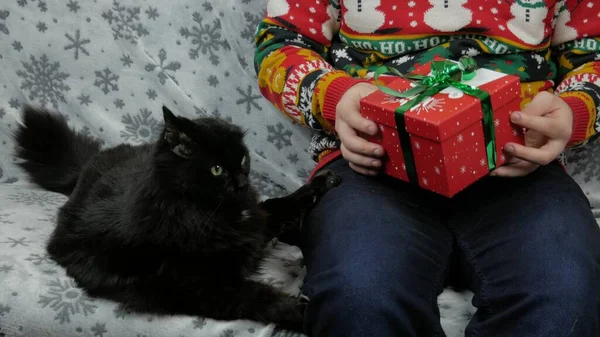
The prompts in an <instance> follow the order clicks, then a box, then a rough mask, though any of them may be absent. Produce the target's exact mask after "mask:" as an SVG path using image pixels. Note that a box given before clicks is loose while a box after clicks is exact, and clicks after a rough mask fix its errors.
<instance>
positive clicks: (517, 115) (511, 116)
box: [510, 112, 521, 121]
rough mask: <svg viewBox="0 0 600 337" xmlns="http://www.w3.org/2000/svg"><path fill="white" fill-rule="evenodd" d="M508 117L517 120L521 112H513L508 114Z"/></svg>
mask: <svg viewBox="0 0 600 337" xmlns="http://www.w3.org/2000/svg"><path fill="white" fill-rule="evenodd" d="M510 119H511V120H513V121H518V120H519V119H521V113H519V112H513V113H512V114H511V115H510Z"/></svg>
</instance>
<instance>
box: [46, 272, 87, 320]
mask: <svg viewBox="0 0 600 337" xmlns="http://www.w3.org/2000/svg"><path fill="white" fill-rule="evenodd" d="M94 302H95V300H94V299H93V298H90V297H89V296H87V295H86V294H85V293H84V292H83V290H81V289H79V288H77V286H76V285H75V282H74V281H73V280H71V279H66V278H65V279H60V278H57V279H56V280H53V281H50V282H49V283H48V289H47V291H46V293H45V294H44V295H40V300H39V301H38V303H39V304H41V305H42V308H46V307H48V308H50V309H52V310H53V311H55V312H56V316H55V317H54V319H55V320H57V321H59V323H60V324H64V323H70V322H71V317H72V316H74V315H77V314H83V315H84V316H88V315H90V314H94V313H95V312H96V309H97V308H98V306H97V305H96V304H95V303H94Z"/></svg>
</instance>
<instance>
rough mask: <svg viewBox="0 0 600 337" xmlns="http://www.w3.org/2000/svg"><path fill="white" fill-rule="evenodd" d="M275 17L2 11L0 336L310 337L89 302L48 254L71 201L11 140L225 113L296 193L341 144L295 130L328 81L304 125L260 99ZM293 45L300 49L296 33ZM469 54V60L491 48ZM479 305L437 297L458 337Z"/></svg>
mask: <svg viewBox="0 0 600 337" xmlns="http://www.w3.org/2000/svg"><path fill="white" fill-rule="evenodd" d="M336 2H337V1H330V3H332V4H335V3H336ZM265 8H266V1H265V0H257V1H249V0H242V1H238V0H201V1H192V0H176V1H173V2H165V1H159V0H146V1H135V0H110V1H93V0H89V1H84V0H64V1H47V0H10V1H3V2H2V3H1V4H0V81H1V83H2V84H1V85H0V322H2V324H0V325H2V327H0V336H3V335H4V336H7V337H16V336H35V335H37V334H38V333H39V331H44V332H47V333H48V334H51V335H50V336H51V337H63V336H93V337H96V336H99V337H150V336H152V337H167V336H168V337H170V336H178V337H180V336H181V337H192V336H194V337H214V336H224V337H229V336H235V337H258V336H260V337H265V336H276V337H299V336H300V335H298V334H292V333H289V332H286V331H273V327H272V326H263V325H260V324H255V323H252V322H235V323H230V322H218V321H214V320H211V319H207V318H203V317H181V316H175V317H160V318H158V317H155V316H152V315H136V314H132V313H130V312H127V311H126V310H123V309H122V308H119V306H117V305H116V304H115V303H113V302H109V301H104V300H95V299H91V298H89V297H87V296H85V294H84V293H83V292H82V291H81V290H80V289H79V288H78V287H77V286H76V285H75V284H73V281H72V279H70V278H69V277H67V275H66V274H65V271H64V270H63V269H62V268H61V267H59V266H58V265H56V264H55V263H54V262H53V261H52V260H51V259H49V258H48V256H47V254H46V252H45V251H44V244H45V242H47V239H48V236H49V235H50V233H51V230H52V225H53V224H54V222H55V221H56V212H57V209H58V207H59V206H60V205H62V204H63V203H64V202H65V201H66V198H65V197H64V196H62V195H59V194H54V193H49V192H45V191H42V190H40V189H39V188H37V187H35V186H33V185H32V184H30V183H29V182H28V181H27V179H26V178H25V177H24V175H23V173H22V172H21V171H20V170H19V169H18V168H17V166H16V165H15V162H14V161H13V159H12V158H13V157H12V156H13V145H14V143H13V141H12V140H11V138H10V134H12V132H13V131H14V129H15V127H16V125H17V123H18V114H19V109H21V107H22V106H23V104H35V105H40V106H45V107H47V108H51V109H53V110H54V109H55V110H59V111H60V112H61V113H62V114H64V115H65V116H66V117H67V118H68V120H69V123H70V124H71V125H72V126H73V127H74V128H75V129H76V130H78V131H81V132H83V133H85V134H88V135H91V136H95V137H98V138H100V139H101V141H102V142H104V145H105V146H112V145H115V144H118V143H122V142H126V143H131V144H141V143H144V142H147V141H151V140H153V139H156V137H157V136H158V135H159V134H160V131H161V128H162V123H161V122H162V114H161V107H162V105H167V106H169V107H170V108H172V110H174V111H177V112H178V113H181V114H183V115H185V116H187V117H189V118H195V117H199V116H214V117H219V118H223V119H225V120H228V121H230V122H231V121H233V122H235V123H237V124H239V125H241V126H242V127H244V129H246V130H247V133H246V140H247V142H248V145H249V147H250V148H251V157H252V165H253V172H252V176H251V179H252V181H253V183H254V184H255V186H257V187H258V189H259V190H260V191H261V193H262V195H263V196H264V197H275V196H280V195H282V194H285V193H288V192H290V191H293V190H294V189H295V188H297V187H298V186H299V185H300V184H301V183H302V182H304V181H305V180H306V179H307V178H308V176H309V174H310V172H311V170H312V168H313V165H314V164H313V162H312V160H311V155H310V153H311V151H312V153H314V152H318V151H317V149H311V148H309V142H310V140H311V139H312V138H314V139H315V141H314V142H313V143H314V144H318V145H319V146H320V147H333V146H336V145H337V141H336V140H332V139H330V138H328V137H327V134H326V133H325V131H324V130H321V131H320V132H317V133H316V134H309V133H308V132H307V130H306V129H305V128H303V127H300V126H298V125H295V123H297V122H298V121H302V120H303V119H304V120H306V121H308V122H310V123H312V125H313V126H316V125H318V124H319V123H321V122H322V121H321V120H319V119H318V116H314V115H312V112H311V108H312V104H313V102H312V101H311V100H309V99H308V96H307V94H308V92H307V90H313V89H314V88H315V87H314V86H313V84H312V83H313V82H314V80H317V79H318V76H325V74H324V73H323V74H317V73H314V74H313V76H314V77H312V80H311V81H308V82H307V83H306V85H305V87H306V88H307V89H306V90H305V93H304V97H303V99H302V106H301V109H298V111H297V113H298V115H297V120H295V121H292V120H290V119H288V118H286V117H284V116H282V115H281V114H280V113H279V112H277V111H276V110H275V109H273V108H272V107H271V105H270V104H269V103H267V101H266V100H265V99H264V98H262V95H261V94H260V91H259V86H258V84H257V83H256V74H255V72H254V70H253V69H252V66H253V64H252V58H253V51H254V45H253V39H252V37H253V35H254V33H255V31H256V25H257V23H258V22H259V21H260V20H261V19H262V18H263V15H264V10H265ZM329 24H334V21H331V22H330V23H329ZM290 39H292V40H296V42H295V43H298V44H301V43H302V41H298V40H297V36H296V35H294V36H290ZM469 48H470V49H468V52H469V53H470V54H473V55H474V54H476V53H478V52H481V50H480V49H479V47H477V46H469ZM352 56H353V55H352V53H351V51H350V50H340V51H338V52H337V53H336V55H335V57H336V59H337V60H338V61H339V62H344V60H346V61H348V59H349V58H350V57H352ZM410 60H411V58H409V57H406V58H403V59H402V60H400V61H402V62H409V61H410ZM336 62H337V61H336ZM536 62H537V61H536ZM331 75H335V74H330V75H327V76H331ZM309 82H310V83H309ZM574 85H575V84H574ZM282 89H283V88H282ZM305 149H308V150H309V151H308V152H307V151H305ZM594 151H595V150H594ZM590 154H594V155H595V152H590V153H581V152H580V153H577V154H575V155H574V156H573V157H572V159H571V160H572V161H574V162H572V163H571V164H572V167H573V170H574V171H573V172H574V174H575V176H576V178H577V179H578V181H579V182H581V183H582V185H583V186H584V188H585V190H586V193H588V196H589V197H590V200H591V201H592V203H593V204H594V205H595V206H599V205H600V194H597V192H600V178H598V177H599V176H598V173H597V172H598V170H595V167H596V166H597V165H596V164H595V163H594V162H593V160H592V159H590V157H598V156H591V155H590ZM584 180H585V181H584ZM599 215H600V214H599ZM271 249H272V252H273V256H274V258H273V259H272V260H269V261H267V262H266V268H265V270H266V271H267V273H266V274H265V275H262V276H261V279H262V280H264V281H265V282H267V283H271V284H274V285H278V286H281V287H283V288H282V289H283V290H284V291H286V292H289V293H290V294H297V292H298V291H299V288H300V287H301V285H302V279H303V275H304V273H305V269H304V268H302V264H301V258H302V256H301V253H300V251H299V250H298V249H297V248H295V247H287V246H283V245H281V244H278V245H277V246H275V247H272V248H271ZM469 300H470V296H466V295H464V294H457V293H452V292H444V294H442V296H441V297H440V300H439V301H440V307H441V316H442V320H443V322H444V327H445V329H447V332H448V337H458V336H462V334H463V331H464V325H465V322H466V318H465V317H469V315H472V313H473V312H474V311H473V308H472V306H470V303H469Z"/></svg>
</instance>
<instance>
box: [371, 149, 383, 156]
mask: <svg viewBox="0 0 600 337" xmlns="http://www.w3.org/2000/svg"><path fill="white" fill-rule="evenodd" d="M373 154H374V155H376V156H381V155H382V154H383V152H382V151H381V149H375V150H374V151H373Z"/></svg>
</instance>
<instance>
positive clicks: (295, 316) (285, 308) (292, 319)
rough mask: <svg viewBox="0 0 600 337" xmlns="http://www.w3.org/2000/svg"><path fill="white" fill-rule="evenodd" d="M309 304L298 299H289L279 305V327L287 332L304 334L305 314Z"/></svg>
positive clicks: (277, 323)
mask: <svg viewBox="0 0 600 337" xmlns="http://www.w3.org/2000/svg"><path fill="white" fill-rule="evenodd" d="M306 306H307V303H306V302H305V301H300V300H299V299H297V298H291V297H290V298H288V299H286V300H285V301H284V302H282V303H280V304H279V306H278V307H279V308H278V316H279V317H278V319H277V322H276V323H275V324H276V325H277V327H279V328H281V329H285V330H291V331H296V332H301V333H302V332H303V329H302V325H303V322H304V312H305V311H306Z"/></svg>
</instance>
